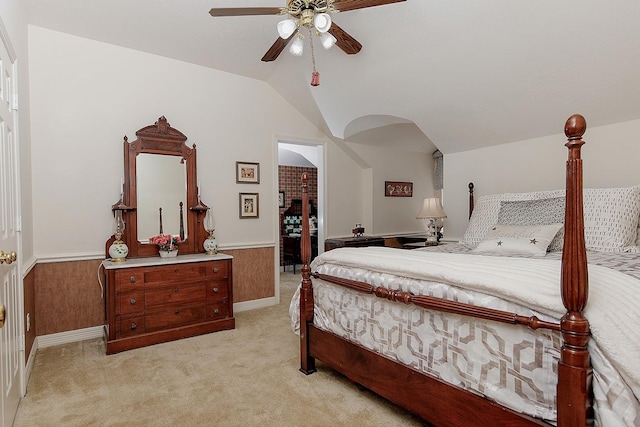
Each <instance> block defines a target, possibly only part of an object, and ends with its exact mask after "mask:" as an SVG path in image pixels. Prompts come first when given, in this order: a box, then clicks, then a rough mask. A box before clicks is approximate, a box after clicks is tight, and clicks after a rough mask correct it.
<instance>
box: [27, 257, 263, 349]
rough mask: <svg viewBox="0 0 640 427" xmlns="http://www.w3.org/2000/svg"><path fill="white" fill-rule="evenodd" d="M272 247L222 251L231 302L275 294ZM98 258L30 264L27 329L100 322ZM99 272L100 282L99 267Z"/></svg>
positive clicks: (69, 327) (45, 332) (101, 303)
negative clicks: (229, 262) (229, 259)
mask: <svg viewBox="0 0 640 427" xmlns="http://www.w3.org/2000/svg"><path fill="white" fill-rule="evenodd" d="M274 250H275V249H274V248H273V247H268V248H250V249H234V250H223V251H222V252H223V253H226V254H229V255H232V256H233V302H234V303H235V302H242V301H251V300H257V299H262V298H268V297H273V296H275V266H274ZM101 262H102V261H101V260H88V261H62V262H47V263H38V264H36V266H35V267H34V268H33V270H32V271H31V272H30V273H29V274H28V275H27V277H26V278H25V316H26V313H30V314H31V315H30V321H31V327H32V329H31V331H34V332H31V333H34V334H35V336H41V335H49V334H55V333H59V332H68V331H73V330H77V329H84V328H91V327H95V326H100V325H103V324H104V322H105V320H104V300H103V299H102V292H103V291H102V289H101V288H100V283H99V282H98V267H99V266H100V264H101ZM100 276H101V280H102V283H103V284H104V274H102V271H100ZM25 325H26V319H25ZM35 336H34V339H35ZM27 338H29V335H27ZM27 341H29V340H27ZM30 341H31V343H33V340H30ZM27 354H28V353H27Z"/></svg>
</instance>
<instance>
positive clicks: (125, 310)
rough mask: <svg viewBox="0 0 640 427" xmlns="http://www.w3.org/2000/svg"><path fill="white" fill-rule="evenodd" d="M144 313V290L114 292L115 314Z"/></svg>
mask: <svg viewBox="0 0 640 427" xmlns="http://www.w3.org/2000/svg"><path fill="white" fill-rule="evenodd" d="M134 313H144V291H136V292H127V293H119V294H116V314H117V315H126V314H134Z"/></svg>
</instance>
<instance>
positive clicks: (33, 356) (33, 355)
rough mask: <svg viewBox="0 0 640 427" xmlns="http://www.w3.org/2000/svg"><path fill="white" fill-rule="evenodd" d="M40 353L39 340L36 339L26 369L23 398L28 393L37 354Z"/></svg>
mask: <svg viewBox="0 0 640 427" xmlns="http://www.w3.org/2000/svg"><path fill="white" fill-rule="evenodd" d="M37 351H38V340H37V339H36V340H35V341H34V343H33V345H32V346H31V351H30V352H29V357H28V358H27V363H26V365H25V367H24V387H23V389H22V393H23V394H22V397H24V395H25V394H26V393H27V387H28V385H29V378H31V372H32V371H33V365H34V364H35V363H36V352H37Z"/></svg>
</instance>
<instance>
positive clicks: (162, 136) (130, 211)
mask: <svg viewBox="0 0 640 427" xmlns="http://www.w3.org/2000/svg"><path fill="white" fill-rule="evenodd" d="M136 136H137V138H136V140H135V141H131V142H129V140H128V139H127V137H126V136H125V137H124V143H123V145H124V185H123V189H122V190H123V191H122V197H121V198H120V200H118V201H117V202H116V203H115V204H114V205H113V206H112V207H111V209H112V210H113V211H114V212H115V211H116V210H120V211H122V219H123V220H124V222H125V224H126V228H125V232H124V235H123V236H122V240H123V241H124V243H126V244H127V246H128V247H129V257H132V258H135V257H147V256H156V255H158V248H157V246H156V245H154V244H150V243H147V242H145V241H143V240H139V236H138V213H137V199H138V196H137V194H138V193H137V174H136V170H137V167H136V166H137V164H136V160H137V157H138V156H139V155H140V154H143V153H144V154H158V155H165V156H176V157H177V159H176V160H179V161H181V162H184V163H185V167H186V188H187V191H186V206H185V208H186V214H187V215H186V216H187V219H186V224H187V233H188V235H187V239H186V240H185V241H184V242H182V243H180V244H179V246H178V251H179V253H181V254H196V253H202V252H204V247H203V244H204V241H205V239H206V238H207V236H208V233H207V232H206V231H205V230H204V227H203V225H202V224H203V219H204V216H205V214H206V212H207V206H206V205H204V204H202V202H201V201H200V199H199V197H198V188H197V187H198V184H197V182H198V179H197V176H198V175H197V169H196V163H197V162H196V146H195V144H194V145H193V146H192V147H188V146H187V145H186V144H185V142H186V140H187V137H186V136H185V135H184V134H183V133H182V132H180V131H179V130H177V129H175V128H172V127H171V125H170V124H169V123H168V122H167V119H166V118H165V117H164V116H162V117H160V118H159V119H158V120H157V121H156V122H155V123H154V124H152V125H149V126H145V127H143V128H141V129H139V130H138V131H137V132H136ZM176 208H177V205H176ZM181 226H182V224H181ZM146 237H149V236H145V238H146ZM113 240H115V239H114V237H112V238H111V239H109V241H107V243H106V248H107V249H106V252H107V256H108V253H109V246H110V245H111V243H112V242H113Z"/></svg>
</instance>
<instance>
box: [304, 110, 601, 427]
mask: <svg viewBox="0 0 640 427" xmlns="http://www.w3.org/2000/svg"><path fill="white" fill-rule="evenodd" d="M585 130H586V122H585V120H584V118H583V117H582V116H580V115H574V116H571V117H570V118H569V119H568V120H567V122H566V125H565V134H566V136H567V139H568V142H567V144H566V146H567V148H568V149H569V154H568V161H567V181H566V212H565V240H564V249H563V254H562V268H561V271H562V273H561V295H562V302H563V304H564V307H565V308H566V314H565V315H564V317H563V318H562V320H561V321H560V323H559V324H555V323H548V322H539V320H538V319H536V318H530V317H524V316H518V315H517V314H515V313H505V312H499V311H497V310H492V309H479V308H478V307H474V306H472V305H468V304H461V303H454V302H452V301H447V300H442V299H438V298H431V297H424V296H414V295H412V294H410V293H408V292H391V291H389V290H387V289H385V288H381V287H374V286H372V285H369V284H367V283H362V282H355V281H351V280H346V279H341V278H334V277H332V276H327V275H317V274H316V275H314V277H319V278H321V279H323V280H326V281H330V282H332V283H335V284H337V285H340V286H345V287H347V288H350V289H354V290H357V291H361V292H365V293H369V294H374V295H376V296H377V297H380V298H384V299H387V300H390V301H398V302H401V303H403V304H413V305H415V306H417V307H421V308H424V309H429V310H440V311H447V312H452V313H458V314H464V315H468V316H473V317H478V318H483V319H489V320H494V321H498V322H503V323H511V324H523V325H528V326H529V327H532V328H547V329H554V330H559V331H560V332H561V335H562V339H563V346H562V350H561V359H560V362H559V366H558V398H557V414H558V420H557V425H558V426H559V427H578V426H585V425H592V424H593V408H592V390H591V375H592V373H591V365H590V359H589V353H588V350H587V343H588V341H589V335H590V327H589V322H588V321H587V319H586V318H585V317H584V316H583V314H582V310H583V309H584V307H585V305H586V302H587V296H588V278H587V258H586V249H585V240H584V218H583V204H582V203H583V202H582V199H583V198H582V191H583V190H582V160H581V159H580V150H581V147H582V145H583V144H584V142H583V141H582V135H583V134H584V132H585ZM306 178H307V177H306V174H303V184H302V189H303V201H304V200H306V197H308V196H307V184H306ZM303 206H304V202H303ZM471 206H472V204H471ZM305 213H306V212H305ZM302 239H303V240H302V259H303V261H304V265H303V267H302V285H301V292H300V370H301V371H302V372H303V373H305V374H311V373H313V372H315V370H316V368H315V360H316V359H319V360H321V361H322V362H324V363H325V364H327V365H329V366H331V367H332V368H333V369H335V370H337V371H339V372H341V373H343V374H344V375H345V376H347V377H348V378H350V379H351V380H352V381H355V382H357V383H360V384H362V385H364V386H365V387H367V388H369V389H371V390H373V391H374V392H376V393H378V394H380V395H381V396H383V397H386V398H387V399H389V400H391V401H393V402H395V403H396V404H399V405H400V406H402V407H404V408H406V409H407V410H409V411H411V412H413V413H415V414H417V415H418V416H420V417H421V418H423V419H424V420H426V421H428V422H429V423H432V424H434V425H438V426H479V425H500V426H533V425H547V424H546V423H544V422H543V421H541V420H537V419H533V418H531V417H528V416H524V415H522V414H520V413H516V412H514V411H512V410H510V409H508V408H505V407H503V406H500V405H498V404H497V403H495V402H492V401H489V400H487V399H484V398H482V397H480V396H478V395H476V394H473V393H470V392H468V391H465V390H463V389H460V388H457V387H454V386H452V385H449V384H447V383H445V382H443V381H441V380H439V379H437V378H435V377H433V376H431V375H428V374H425V373H422V372H419V371H416V370H414V369H412V368H410V367H407V366H405V365H402V364H400V363H398V362H395V361H392V360H390V359H387V358H385V357H382V356H380V355H379V354H377V353H375V352H372V351H370V350H368V349H366V348H364V347H361V346H358V345H356V344H353V343H351V342H349V341H347V340H344V339H342V338H340V337H338V336H336V335H334V334H332V333H330V332H326V331H323V330H321V329H318V328H317V327H315V326H314V324H313V316H314V302H313V298H314V296H313V287H312V283H311V276H312V275H311V268H310V266H309V257H310V249H309V242H310V240H309V233H308V227H305V226H304V222H303V233H302Z"/></svg>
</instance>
